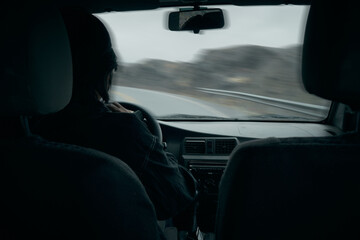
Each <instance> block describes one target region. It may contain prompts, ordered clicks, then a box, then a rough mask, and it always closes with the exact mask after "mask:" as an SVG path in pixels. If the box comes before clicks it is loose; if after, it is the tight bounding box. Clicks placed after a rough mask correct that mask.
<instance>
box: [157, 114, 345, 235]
mask: <svg viewBox="0 0 360 240" xmlns="http://www.w3.org/2000/svg"><path fill="white" fill-rule="evenodd" d="M159 123H160V126H161V129H162V132H163V139H164V141H165V142H166V145H167V151H169V152H171V153H173V154H174V155H175V156H176V157H177V159H178V160H179V163H180V164H182V165H183V166H185V167H186V168H187V169H188V170H189V171H190V172H191V173H192V174H193V176H194V177H195V178H196V180H197V181H198V183H199V198H198V205H197V209H196V221H197V225H198V226H199V228H200V230H201V231H202V232H214V227H215V219H216V208H217V198H218V188H219V183H220V180H221V176H222V174H223V172H224V170H225V168H226V165H227V162H228V161H229V159H230V156H231V153H232V151H233V150H234V149H235V148H236V146H238V145H239V144H241V143H243V142H246V141H250V140H256V139H262V138H268V137H277V138H285V137H326V136H333V135H339V134H341V133H342V131H341V130H339V129H338V128H336V127H333V126H330V125H325V124H321V123H289V122H207V121H201V122H200V121H199V122H190V121H189V122H175V121H167V122H165V121H159Z"/></svg>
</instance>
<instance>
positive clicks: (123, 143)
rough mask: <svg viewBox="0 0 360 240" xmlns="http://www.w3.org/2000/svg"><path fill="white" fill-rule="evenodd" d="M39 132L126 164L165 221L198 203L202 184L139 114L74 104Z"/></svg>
mask: <svg viewBox="0 0 360 240" xmlns="http://www.w3.org/2000/svg"><path fill="white" fill-rule="evenodd" d="M33 131H34V132H35V133H37V134H39V135H41V136H43V137H45V138H47V139H49V140H53V141H57V142H65V143H70V144H75V145H80V146H84V147H89V148H93V149H97V150H100V151H103V152H105V153H108V154H111V155H113V156H115V157H117V158H119V159H121V160H122V161H124V162H125V163H126V164H128V165H129V166H130V168H132V170H133V171H134V172H135V173H136V174H137V175H138V177H139V178H140V180H141V182H142V184H143V185H144V187H145V189H146V191H147V193H148V195H149V197H150V199H151V201H152V202H153V204H154V207H155V210H156V213H157V217H158V219H159V220H163V219H168V218H170V217H173V216H175V215H176V214H178V213H179V212H180V211H181V210H182V209H184V208H185V207H187V206H189V205H190V204H191V203H192V202H193V201H194V198H195V190H196V181H195V180H194V178H193V177H192V176H191V174H190V173H189V172H188V171H187V170H186V169H185V168H183V167H182V166H180V165H178V163H177V160H176V158H175V157H174V156H173V155H172V154H170V153H167V152H165V151H164V150H163V145H162V143H160V142H159V140H158V138H157V137H155V136H154V135H152V134H151V133H150V131H149V130H148V129H147V127H146V124H145V123H144V122H143V121H142V120H140V118H139V117H138V115H137V114H136V113H114V112H111V111H110V110H109V109H108V108H106V106H105V105H104V104H103V103H101V102H93V103H92V104H87V105H86V106H83V105H81V104H74V103H72V104H69V105H68V106H67V107H66V108H65V109H64V110H62V111H60V112H59V113H56V114H53V115H48V116H46V117H43V118H41V119H37V120H36V121H34V125H33Z"/></svg>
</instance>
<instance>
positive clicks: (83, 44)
mask: <svg viewBox="0 0 360 240" xmlns="http://www.w3.org/2000/svg"><path fill="white" fill-rule="evenodd" d="M62 16H63V18H64V22H65V25H66V28H67V30H68V35H69V41H70V47H71V53H72V61H73V81H74V82H73V96H72V99H71V101H78V102H79V101H80V102H83V103H86V102H88V101H93V100H97V95H96V92H97V93H99V95H100V96H101V98H102V99H103V100H104V101H105V102H108V101H109V94H108V90H109V87H110V85H111V79H109V81H108V79H107V78H108V76H109V74H110V73H111V72H112V71H113V70H116V69H117V62H116V55H115V52H114V50H113V49H112V46H111V39H110V35H109V32H108V31H107V29H106V27H105V25H104V24H103V23H102V22H101V21H100V20H99V19H98V18H97V17H95V16H93V15H92V14H90V13H87V12H85V11H82V10H79V9H63V10H62ZM110 77H111V75H110Z"/></svg>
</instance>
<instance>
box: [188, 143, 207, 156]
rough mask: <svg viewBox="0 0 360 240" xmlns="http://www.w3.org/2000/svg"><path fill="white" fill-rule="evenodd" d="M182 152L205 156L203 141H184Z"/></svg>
mask: <svg viewBox="0 0 360 240" xmlns="http://www.w3.org/2000/svg"><path fill="white" fill-rule="evenodd" d="M184 150H185V153H186V154H205V152H206V149H205V140H186V141H185V145H184Z"/></svg>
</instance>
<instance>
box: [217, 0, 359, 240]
mask: <svg viewBox="0 0 360 240" xmlns="http://www.w3.org/2000/svg"><path fill="white" fill-rule="evenodd" d="M350 2H351V1H347V2H342V3H339V4H337V5H335V4H334V3H331V5H325V4H326V1H313V4H312V6H311V9H310V12H309V16H308V22H307V26H306V32H305V39H304V46H303V66H302V71H303V81H304V85H305V88H306V89H307V90H308V91H309V92H310V93H313V94H316V95H318V96H321V97H324V98H327V99H330V100H334V101H338V102H342V103H345V104H347V105H349V106H350V107H351V108H352V109H353V110H354V111H359V107H360V64H359V58H360V50H359V49H360V45H359V43H360V37H359V32H360V25H359V23H360V17H359V14H358V12H359V7H358V6H356V5H354V4H351V3H350ZM327 4H330V2H327ZM359 171H360V135H359V132H358V131H357V132H352V133H346V134H344V135H341V136H332V137H313V138H282V139H281V138H270V139H263V140H256V141H251V142H248V143H245V144H241V145H239V146H238V147H237V148H236V149H235V150H234V152H233V154H232V156H231V159H230V161H229V163H228V166H227V168H226V170H225V173H224V175H223V178H222V180H221V183H220V191H219V205H218V211H217V223H216V236H217V240H223V239H226V240H231V239H359V238H360V231H359V225H360V204H359V203H360V174H359Z"/></svg>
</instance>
